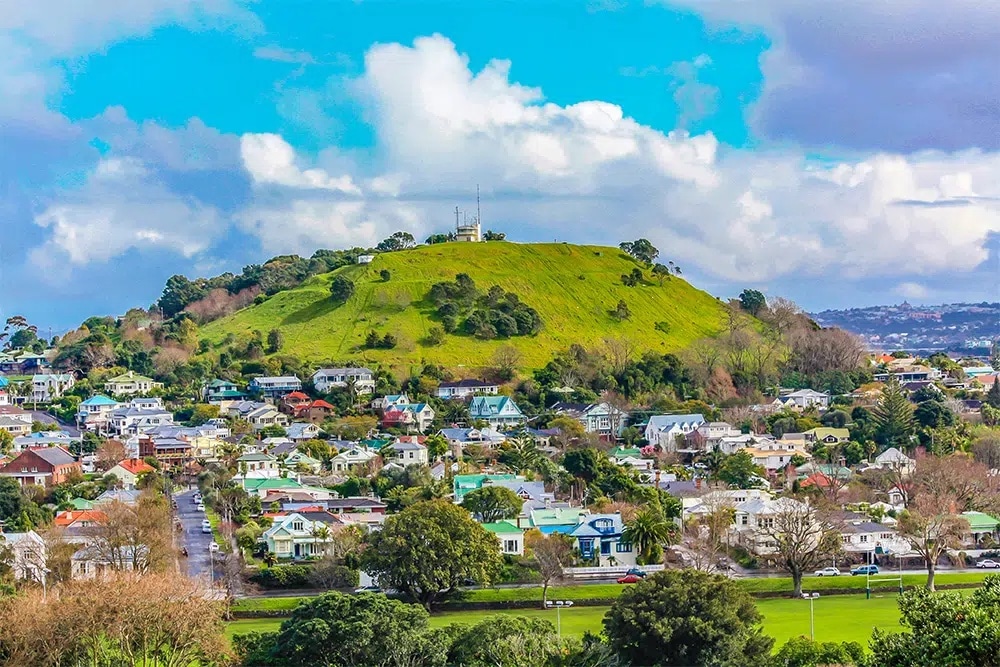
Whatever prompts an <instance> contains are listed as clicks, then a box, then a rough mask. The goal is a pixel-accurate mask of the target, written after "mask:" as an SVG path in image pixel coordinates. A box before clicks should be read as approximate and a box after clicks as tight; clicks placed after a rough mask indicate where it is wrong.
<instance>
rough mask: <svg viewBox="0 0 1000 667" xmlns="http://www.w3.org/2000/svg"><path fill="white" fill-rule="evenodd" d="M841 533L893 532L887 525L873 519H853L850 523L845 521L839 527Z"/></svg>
mask: <svg viewBox="0 0 1000 667" xmlns="http://www.w3.org/2000/svg"><path fill="white" fill-rule="evenodd" d="M840 532H841V533H890V532H894V531H893V529H892V528H889V527H888V526H883V525H882V524H880V523H876V522H874V521H855V522H851V523H845V524H844V525H843V526H842V527H841V529H840Z"/></svg>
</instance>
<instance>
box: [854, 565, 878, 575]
mask: <svg viewBox="0 0 1000 667" xmlns="http://www.w3.org/2000/svg"><path fill="white" fill-rule="evenodd" d="M859 574H861V575H865V574H878V565H859V566H858V567H856V568H854V569H853V570H851V576H852V577H856V576H858V575H859Z"/></svg>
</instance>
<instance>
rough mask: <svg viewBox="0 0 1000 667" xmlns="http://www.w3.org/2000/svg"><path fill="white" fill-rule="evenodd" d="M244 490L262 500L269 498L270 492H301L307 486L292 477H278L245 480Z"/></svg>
mask: <svg viewBox="0 0 1000 667" xmlns="http://www.w3.org/2000/svg"><path fill="white" fill-rule="evenodd" d="M241 481H242V482H243V489H244V490H245V491H246V492H247V493H248V494H254V493H256V494H257V495H258V496H260V497H261V499H264V498H265V497H267V494H268V492H270V491H299V490H301V489H304V488H305V486H304V485H303V484H302V483H301V482H299V481H298V480H296V479H292V478H291V477H278V478H274V479H254V478H249V479H243V480H241Z"/></svg>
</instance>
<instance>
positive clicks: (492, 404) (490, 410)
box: [469, 396, 521, 417]
mask: <svg viewBox="0 0 1000 667" xmlns="http://www.w3.org/2000/svg"><path fill="white" fill-rule="evenodd" d="M508 405H509V406H511V408H512V409H513V410H514V411H516V412H517V413H518V414H520V413H521V409H520V408H519V407H517V403H515V402H514V401H513V400H511V398H510V396H476V397H475V398H473V399H472V402H471V403H470V404H469V413H470V414H472V415H473V416H474V417H475V416H477V415H478V416H482V415H496V414H500V413H501V412H503V411H504V410H505V409H506V408H507V406H508Z"/></svg>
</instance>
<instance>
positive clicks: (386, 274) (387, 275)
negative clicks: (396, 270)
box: [378, 269, 392, 283]
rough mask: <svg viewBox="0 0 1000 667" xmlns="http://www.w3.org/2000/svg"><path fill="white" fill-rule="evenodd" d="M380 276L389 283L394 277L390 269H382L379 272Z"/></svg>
mask: <svg viewBox="0 0 1000 667" xmlns="http://www.w3.org/2000/svg"><path fill="white" fill-rule="evenodd" d="M378 277H379V278H381V279H382V282H384V283H387V282H389V280H390V279H391V278H392V273H391V272H390V271H389V269H382V270H381V271H379V272H378Z"/></svg>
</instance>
